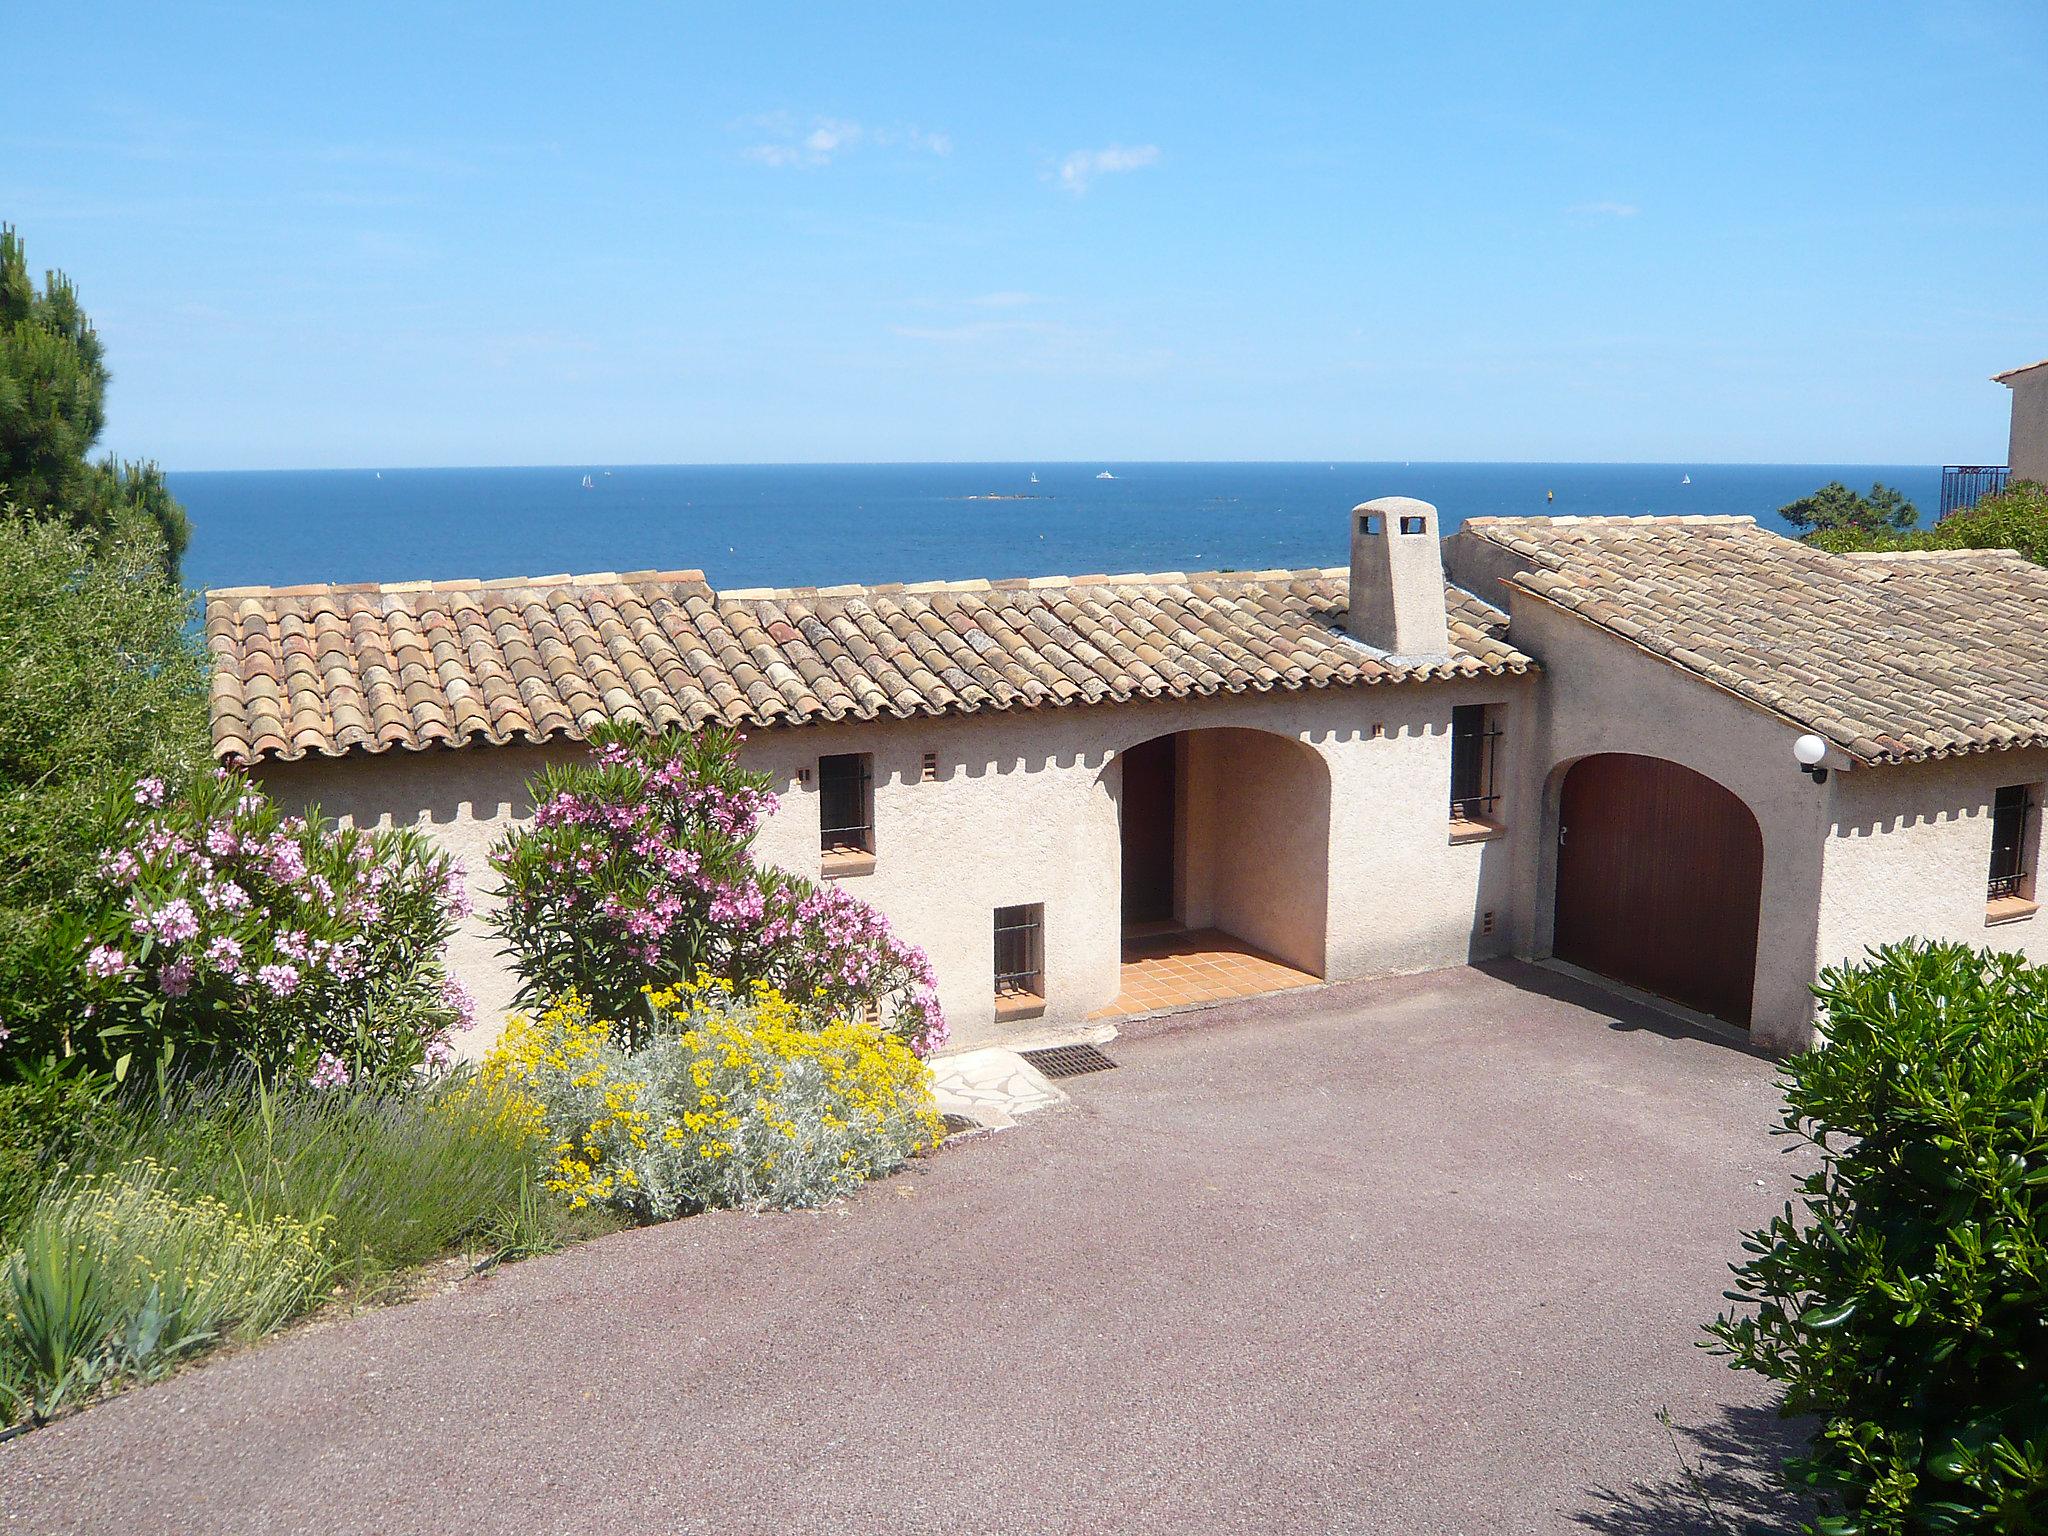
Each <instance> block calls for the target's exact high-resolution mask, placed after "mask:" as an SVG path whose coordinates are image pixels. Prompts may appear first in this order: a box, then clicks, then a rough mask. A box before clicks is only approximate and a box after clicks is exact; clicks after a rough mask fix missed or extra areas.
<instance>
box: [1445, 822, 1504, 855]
mask: <svg viewBox="0 0 2048 1536" xmlns="http://www.w3.org/2000/svg"><path fill="white" fill-rule="evenodd" d="M1507 830H1508V829H1507V828H1506V827H1503V826H1499V825H1496V824H1495V823H1493V822H1490V821H1474V820H1473V819H1472V818H1471V817H1469V816H1453V817H1452V818H1451V846H1452V847H1453V848H1455V847H1457V846H1458V844H1460V843H1490V842H1492V841H1493V840H1494V839H1495V838H1496V837H1502V836H1505V835H1506V833H1507Z"/></svg>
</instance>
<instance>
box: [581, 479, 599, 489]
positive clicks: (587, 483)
mask: <svg viewBox="0 0 2048 1536" xmlns="http://www.w3.org/2000/svg"><path fill="white" fill-rule="evenodd" d="M583 489H585V490H586V491H594V490H596V489H597V483H596V482H595V481H593V480H592V479H591V478H590V476H588V475H585V476H584V477H583Z"/></svg>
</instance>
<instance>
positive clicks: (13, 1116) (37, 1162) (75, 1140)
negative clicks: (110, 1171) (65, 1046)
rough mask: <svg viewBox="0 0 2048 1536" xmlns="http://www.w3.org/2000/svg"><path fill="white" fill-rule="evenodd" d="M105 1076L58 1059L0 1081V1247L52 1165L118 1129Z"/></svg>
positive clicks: (86, 1154)
mask: <svg viewBox="0 0 2048 1536" xmlns="http://www.w3.org/2000/svg"><path fill="white" fill-rule="evenodd" d="M113 1088H114V1083H113V1080H112V1079H111V1078H109V1077H106V1076H104V1075H102V1074H99V1073H95V1072H86V1071H81V1070H78V1069H77V1068H76V1067H75V1066H74V1065H67V1064H65V1063H61V1062H41V1063H32V1064H31V1065H30V1066H29V1067H28V1068H27V1069H26V1071H25V1072H24V1073H23V1075H22V1076H21V1077H20V1078H18V1079H16V1080H15V1081H13V1082H0V1253H5V1252H7V1250H8V1249H9V1248H10V1247H11V1246H12V1245H13V1241H14V1233H15V1231H16V1230H17V1229H18V1228H19V1227H20V1225H21V1223H22V1222H23V1221H24V1220H26V1219H27V1216H28V1213H29V1212H30V1210H32V1209H33V1208H34V1207H35V1203H36V1199H37V1197H38V1196H40V1195H41V1194H42V1191H43V1186H44V1185H45V1184H46V1183H48V1182H49V1179H50V1175H51V1172H52V1170H54V1169H57V1168H60V1167H62V1166H63V1165H64V1164H66V1163H69V1162H74V1161H78V1160H80V1159H89V1158H90V1157H91V1155H92V1149H93V1148H95V1147H96V1146H98V1145H100V1144H101V1143H102V1142H104V1141H106V1140H107V1139H109V1138H111V1137H113V1136H115V1135H117V1134H118V1132H119V1129H120V1127H121V1125H122V1116H121V1109H120V1106H119V1105H118V1104H117V1103H116V1102H115V1100H114V1095H113Z"/></svg>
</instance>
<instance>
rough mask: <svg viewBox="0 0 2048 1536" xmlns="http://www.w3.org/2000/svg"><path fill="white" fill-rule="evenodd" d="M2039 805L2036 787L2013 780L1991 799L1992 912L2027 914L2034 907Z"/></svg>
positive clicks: (1987, 897)
mask: <svg viewBox="0 0 2048 1536" xmlns="http://www.w3.org/2000/svg"><path fill="white" fill-rule="evenodd" d="M2037 809H2038V806H2037V804H2036V796H2035V793H2034V791H2033V789H2032V788H2031V787H2029V786H2027V785H2024V784H2009V785H2007V786H2006V787H2005V788H2004V789H2001V790H1999V791H1998V793H1997V794H1996V795H1994V796H1992V799H1991V878H1990V880H1989V882H1988V883H1987V885H1986V887H1985V892H1984V897H1985V901H1986V902H1987V903H1988V904H1989V912H1988V915H1989V916H1990V917H1991V918H1993V919H1994V920H1995V919H1997V918H2001V917H2025V916H2028V915H2030V914H2031V913H2032V912H2033V910H2034V858H2035V854H2036V852H2037V850H2036V849H2035V847H2034V841H2035V837H2034V834H2035V833H2036V831H2037V828H2036V826H2035V815H2034V813H2035V811H2036V810H2037Z"/></svg>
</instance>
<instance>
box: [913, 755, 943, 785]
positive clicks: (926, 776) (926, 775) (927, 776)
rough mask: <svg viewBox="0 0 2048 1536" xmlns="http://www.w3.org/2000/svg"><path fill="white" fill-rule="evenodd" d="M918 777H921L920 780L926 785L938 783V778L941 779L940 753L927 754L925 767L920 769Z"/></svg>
mask: <svg viewBox="0 0 2048 1536" xmlns="http://www.w3.org/2000/svg"><path fill="white" fill-rule="evenodd" d="M918 777H919V778H920V779H921V780H923V781H924V782H925V783H927V784H932V783H936V782H937V781H938V777H939V754H938V753H936V752H927V753H925V755H924V765H923V767H922V768H921V769H919V771H918Z"/></svg>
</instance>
